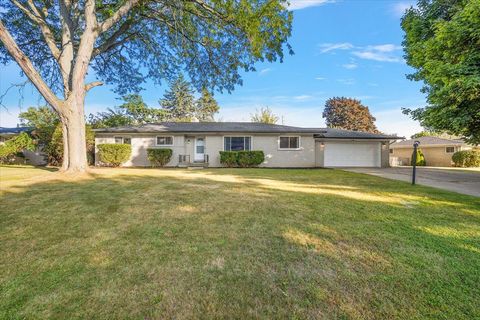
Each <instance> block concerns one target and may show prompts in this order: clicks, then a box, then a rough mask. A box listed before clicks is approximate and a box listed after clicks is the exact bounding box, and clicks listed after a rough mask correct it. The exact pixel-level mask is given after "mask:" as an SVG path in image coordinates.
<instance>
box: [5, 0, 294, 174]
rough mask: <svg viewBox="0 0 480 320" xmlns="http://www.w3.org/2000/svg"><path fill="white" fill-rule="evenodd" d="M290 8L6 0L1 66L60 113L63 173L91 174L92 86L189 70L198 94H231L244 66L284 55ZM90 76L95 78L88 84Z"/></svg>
mask: <svg viewBox="0 0 480 320" xmlns="http://www.w3.org/2000/svg"><path fill="white" fill-rule="evenodd" d="M287 7H288V3H287V1H286V0H244V1H204V0H178V1H159V0H121V1H120V0H111V1H106V0H97V1H96V0H82V1H71V0H58V1H46V0H29V1H25V0H11V1H0V41H1V43H2V45H1V46H0V62H1V63H5V64H6V63H9V62H10V61H15V62H16V63H17V64H18V65H19V67H20V68H21V69H22V71H23V73H24V74H25V76H26V77H27V78H28V79H29V80H30V82H31V83H32V84H33V85H34V86H35V88H36V89H37V90H38V91H39V93H40V94H41V95H42V96H43V98H44V99H45V100H46V102H47V103H48V105H50V106H51V107H52V108H53V109H54V110H55V112H56V113H57V114H58V115H59V118H60V119H61V123H62V132H63V137H64V154H65V156H64V159H65V161H64V162H63V165H62V167H63V169H64V170H68V171H80V172H82V171H85V170H86V168H87V159H86V149H85V148H86V145H87V144H86V142H85V139H86V136H85V109H84V104H85V97H86V95H87V93H88V91H89V90H91V89H92V88H94V87H96V86H99V85H102V84H103V82H108V83H109V84H113V85H115V86H116V91H117V92H118V93H119V94H122V95H124V94H127V93H129V92H139V91H140V90H141V89H142V85H143V84H144V83H145V81H146V80H148V79H153V81H155V82H156V83H158V84H160V83H161V82H162V81H163V80H172V79H173V78H174V77H175V75H177V74H179V73H181V72H182V71H184V72H186V73H187V74H188V75H189V78H190V79H191V80H192V83H193V84H194V86H195V88H197V90H199V89H201V88H203V87H205V88H208V89H209V90H214V89H218V90H227V91H232V90H233V89H234V87H235V86H236V85H239V84H241V83H242V79H241V76H240V73H239V70H247V71H254V70H255V69H254V64H255V63H256V62H257V61H276V60H280V61H281V60H282V59H283V51H284V48H285V44H286V43H287V39H288V37H289V36H290V34H291V25H292V18H293V15H292V13H291V12H290V11H288V9H287ZM286 45H287V49H288V50H289V51H290V52H291V48H290V47H289V45H288V44H286ZM88 71H91V72H90V73H89V74H90V75H93V76H95V78H96V79H95V81H92V82H87V81H86V76H87V72H88Z"/></svg>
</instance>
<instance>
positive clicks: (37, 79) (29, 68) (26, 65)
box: [0, 20, 62, 111]
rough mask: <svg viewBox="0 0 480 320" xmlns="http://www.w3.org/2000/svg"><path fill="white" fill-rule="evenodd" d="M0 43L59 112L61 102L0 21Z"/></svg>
mask: <svg viewBox="0 0 480 320" xmlns="http://www.w3.org/2000/svg"><path fill="white" fill-rule="evenodd" d="M0 41H1V42H2V43H3V45H4V46H5V48H6V49H7V51H8V53H9V54H10V55H11V56H12V58H13V59H14V60H15V61H16V62H17V63H18V65H19V66H20V68H21V69H22V71H23V72H24V73H25V75H26V76H27V77H28V79H30V81H31V82H32V83H33V85H34V86H35V88H37V90H38V92H40V94H41V95H42V96H43V97H44V98H45V100H46V101H47V102H48V103H49V104H50V105H51V106H52V107H53V108H54V109H55V110H57V111H59V110H60V108H61V105H62V101H61V100H60V99H59V98H58V97H57V96H56V95H55V94H54V93H53V91H52V90H51V89H50V87H49V86H48V85H47V84H46V83H45V82H44V81H43V79H42V77H41V76H40V74H39V73H38V71H37V70H36V69H35V67H34V66H33V64H32V62H31V61H30V59H29V58H28V57H27V56H26V55H25V53H23V51H22V50H21V49H20V48H19V47H18V45H17V43H16V42H15V40H14V39H13V37H12V35H11V34H10V32H8V30H7V28H5V26H4V25H3V22H2V21H1V20H0Z"/></svg>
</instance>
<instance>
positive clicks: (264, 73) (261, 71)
mask: <svg viewBox="0 0 480 320" xmlns="http://www.w3.org/2000/svg"><path fill="white" fill-rule="evenodd" d="M270 71H272V69H270V68H265V69H262V70H260V72H259V73H258V74H259V75H260V76H264V75H266V74H267V73H269V72H270Z"/></svg>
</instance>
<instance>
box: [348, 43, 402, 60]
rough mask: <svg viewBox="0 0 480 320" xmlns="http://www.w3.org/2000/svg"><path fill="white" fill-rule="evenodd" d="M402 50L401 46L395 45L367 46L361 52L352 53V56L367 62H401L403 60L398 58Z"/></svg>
mask: <svg viewBox="0 0 480 320" xmlns="http://www.w3.org/2000/svg"><path fill="white" fill-rule="evenodd" d="M401 49H402V47H401V46H396V45H394V44H381V45H374V46H366V47H364V48H362V49H361V50H358V51H354V52H352V54H353V55H354V56H356V57H359V58H362V59H367V60H374V61H381V62H401V61H403V59H402V58H401V57H399V56H398V53H399V52H398V51H400V50H401Z"/></svg>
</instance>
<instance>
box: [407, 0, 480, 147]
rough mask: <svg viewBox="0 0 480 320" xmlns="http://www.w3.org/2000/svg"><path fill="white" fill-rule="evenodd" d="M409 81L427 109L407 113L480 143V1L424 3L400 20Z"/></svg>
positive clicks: (428, 0)
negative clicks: (418, 87) (419, 87)
mask: <svg viewBox="0 0 480 320" xmlns="http://www.w3.org/2000/svg"><path fill="white" fill-rule="evenodd" d="M402 28H403V30H404V31H405V36H404V41H403V46H404V50H405V58H406V60H407V63H408V64H409V65H410V66H412V67H413V68H415V69H416V72H415V73H413V74H411V75H409V76H408V78H409V79H411V80H415V81H422V82H423V83H424V84H425V85H424V87H423V89H422V91H423V92H425V93H426V94H427V101H428V105H427V106H425V107H423V108H418V109H414V110H411V109H405V110H404V113H406V114H409V115H410V116H411V117H412V118H413V119H415V120H418V121H420V123H421V124H422V125H423V126H425V127H428V128H433V129H435V130H440V131H448V132H449V133H451V134H454V135H459V136H463V137H464V138H465V139H466V140H467V141H469V142H470V143H473V144H478V143H480V1H478V0H449V1H447V0H420V1H418V5H417V8H410V9H409V10H408V11H407V12H406V14H405V15H404V17H403V19H402Z"/></svg>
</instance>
